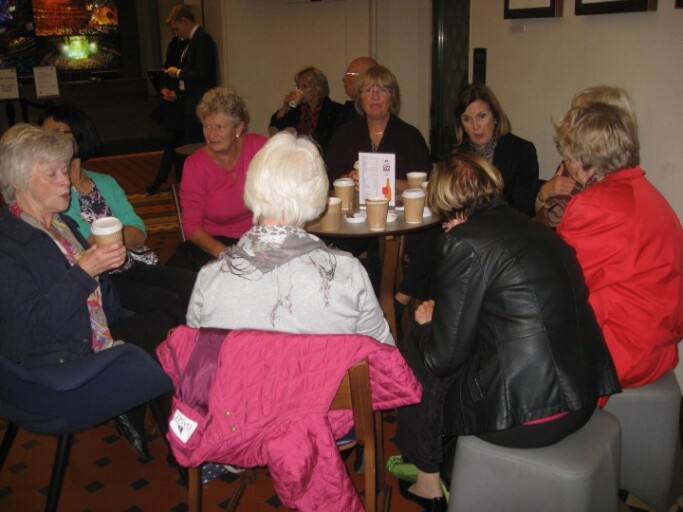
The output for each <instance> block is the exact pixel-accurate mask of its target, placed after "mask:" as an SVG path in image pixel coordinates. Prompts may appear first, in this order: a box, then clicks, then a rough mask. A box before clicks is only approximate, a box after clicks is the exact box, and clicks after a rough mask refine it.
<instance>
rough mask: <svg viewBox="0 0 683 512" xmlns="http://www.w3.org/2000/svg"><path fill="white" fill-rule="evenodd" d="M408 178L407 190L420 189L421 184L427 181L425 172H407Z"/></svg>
mask: <svg viewBox="0 0 683 512" xmlns="http://www.w3.org/2000/svg"><path fill="white" fill-rule="evenodd" d="M406 178H408V188H420V186H421V185H422V182H424V181H427V173H426V172H409V173H408V174H406Z"/></svg>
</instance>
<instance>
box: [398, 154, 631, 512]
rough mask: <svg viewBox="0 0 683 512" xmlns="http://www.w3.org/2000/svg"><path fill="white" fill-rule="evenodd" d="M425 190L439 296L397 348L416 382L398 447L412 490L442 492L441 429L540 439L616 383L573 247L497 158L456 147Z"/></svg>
mask: <svg viewBox="0 0 683 512" xmlns="http://www.w3.org/2000/svg"><path fill="white" fill-rule="evenodd" d="M428 194H429V199H430V208H432V210H433V211H435V212H436V213H437V214H439V215H441V216H442V217H444V218H445V219H446V222H445V228H446V233H445V234H443V235H441V237H440V239H439V241H438V243H437V252H436V276H437V279H436V283H437V286H436V293H435V300H434V301H428V302H425V303H423V304H422V305H421V306H420V307H419V308H418V310H417V312H416V322H417V325H416V327H415V328H414V330H413V331H412V332H411V335H412V338H413V339H412V340H406V342H404V343H403V346H401V347H400V348H401V350H402V352H403V353H404V356H405V357H406V359H407V360H408V362H409V363H410V364H411V366H413V369H414V370H415V372H416V374H417V375H418V377H419V378H420V379H421V380H422V382H423V385H424V395H423V402H422V404H421V405H420V406H417V409H416V410H413V411H402V412H401V415H400V416H399V434H398V444H399V447H400V448H401V449H402V452H403V454H404V456H405V457H406V458H408V459H411V461H412V462H414V463H415V464H416V465H417V467H418V470H419V472H418V482H417V483H416V484H415V485H414V486H412V487H410V488H408V486H407V485H403V486H402V490H403V492H404V494H405V495H406V496H408V497H409V498H414V499H416V500H417V501H419V499H420V497H422V498H429V499H433V498H438V497H439V496H440V495H441V490H440V488H439V473H438V471H439V465H440V463H441V461H442V459H443V456H442V448H441V441H442V439H441V436H442V435H447V436H456V435H471V434H476V435H479V436H480V437H482V438H483V439H485V440H486V441H489V442H491V443H495V444H500V445H504V446H514V447H535V446H546V445H550V444H553V443H556V442H557V441H559V440H561V439H562V438H564V437H565V436H566V435H568V434H570V433H572V432H574V431H576V430H578V429H579V428H581V426H583V425H584V424H585V423H586V421H588V419H589V418H590V416H591V414H592V413H593V410H594V409H595V407H596V401H597V398H598V397H599V396H601V395H606V394H611V393H614V392H618V391H619V385H618V382H617V379H616V375H615V372H614V367H613V364H612V360H611V358H610V355H609V352H608V350H607V347H606V345H605V342H604V339H603V336H602V333H601V332H600V328H599V326H598V324H597V322H596V320H595V315H594V314H593V310H592V309H591V307H590V305H589V303H588V290H587V288H586V285H585V283H584V281H583V276H582V273H581V268H580V267H579V264H578V262H577V261H576V258H575V256H574V252H573V250H572V249H571V248H570V247H569V246H568V245H567V244H565V243H564V242H563V241H562V240H561V239H560V238H559V237H558V236H557V235H556V234H555V233H554V232H552V231H551V230H549V229H547V228H545V227H544V226H541V225H539V224H537V223H534V222H533V221H531V220H530V219H529V218H528V217H526V216H525V215H523V214H521V213H519V212H516V211H514V210H512V209H511V208H509V207H508V206H507V205H506V203H505V201H503V200H502V199H501V195H502V178H501V175H500V173H499V172H498V171H497V169H496V168H495V167H494V166H493V165H492V164H490V163H489V162H487V161H486V160H485V159H483V158H481V157H479V156H477V155H475V154H474V153H469V152H465V151H463V152H456V153H454V155H453V156H452V157H451V158H450V160H449V161H448V162H446V163H443V164H441V165H440V166H439V168H438V169H437V170H436V171H435V172H434V173H433V175H432V177H431V179H430V182H429V190H428ZM406 412H407V414H406ZM416 440H417V442H415V441H416ZM421 503H423V502H421ZM423 504H424V505H425V506H426V508H428V509H432V510H440V508H439V507H438V506H435V501H434V500H431V501H430V500H427V501H426V502H424V503H423ZM444 510H445V509H444Z"/></svg>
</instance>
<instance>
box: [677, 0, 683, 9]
mask: <svg viewBox="0 0 683 512" xmlns="http://www.w3.org/2000/svg"><path fill="white" fill-rule="evenodd" d="M676 9H683V0H676Z"/></svg>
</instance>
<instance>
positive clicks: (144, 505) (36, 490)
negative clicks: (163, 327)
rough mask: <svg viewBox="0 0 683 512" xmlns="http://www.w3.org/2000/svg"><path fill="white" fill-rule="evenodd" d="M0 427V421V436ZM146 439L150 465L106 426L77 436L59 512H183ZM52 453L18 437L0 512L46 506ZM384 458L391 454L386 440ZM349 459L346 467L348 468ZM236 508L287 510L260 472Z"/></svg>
mask: <svg viewBox="0 0 683 512" xmlns="http://www.w3.org/2000/svg"><path fill="white" fill-rule="evenodd" d="M4 428H5V424H4V423H0V430H1V431H0V435H4ZM148 431H149V432H150V433H151V436H150V437H151V439H152V440H151V442H150V451H151V454H152V457H153V460H151V461H149V462H146V463H145V462H141V461H140V460H138V459H137V457H136V454H135V452H134V451H133V450H132V449H131V448H130V447H129V446H128V445H127V443H126V442H125V441H124V440H123V439H122V438H120V437H119V436H118V435H117V433H116V429H115V428H114V427H113V426H112V425H110V424H103V425H100V426H99V427H96V428H94V429H91V430H87V431H84V432H82V433H80V434H78V435H77V436H76V442H75V443H74V445H73V446H72V449H71V457H70V462H69V466H68V468H67V470H66V474H65V479H64V486H63V488H62V494H61V497H60V501H59V510H60V511H66V512H98V511H104V512H109V511H123V512H143V511H145V512H161V511H169V512H183V511H186V510H188V506H187V489H186V488H185V487H184V486H183V485H182V481H181V480H180V477H179V475H178V472H177V471H176V470H174V469H172V468H171V467H169V466H168V464H167V463H166V455H167V451H166V445H165V443H164V442H163V440H162V439H161V438H160V437H159V436H156V435H154V434H153V431H154V426H153V425H152V424H149V425H148ZM385 432H386V436H385V439H388V437H389V436H391V435H393V432H394V425H393V415H392V414H388V415H387V421H386V422H385ZM55 447H56V438H52V437H46V436H39V435H35V434H29V433H28V432H25V431H21V430H20V431H19V434H18V435H17V438H16V439H15V441H14V445H13V446H12V449H11V451H10V454H9V457H8V459H7V462H6V463H5V467H4V468H3V469H2V472H1V473H0V511H3V512H10V511H11V512H24V511H39V510H42V508H43V507H44V506H45V500H46V494H47V487H48V484H49V481H50V473H51V469H52V468H51V466H52V461H53V457H54V450H55ZM386 449H387V456H388V455H392V454H395V453H396V449H395V447H394V446H393V444H392V443H391V442H389V441H388V440H387V441H386ZM354 457H355V456H354V455H351V456H350V457H349V459H348V461H347V466H351V465H352V464H353V460H354ZM351 474H352V478H353V480H354V483H355V484H356V486H357V488H358V486H360V488H361V489H362V487H363V477H362V475H359V474H355V473H354V472H353V471H351ZM236 479H237V477H236V476H234V475H228V476H223V477H220V478H218V479H216V480H214V481H212V482H210V483H209V484H207V485H205V486H204V487H203V499H204V507H203V510H204V511H211V510H222V509H224V508H225V505H226V503H227V501H228V499H229V498H230V496H231V495H232V493H233V492H234V490H235V488H236V486H237V484H236ZM388 481H389V483H390V484H391V485H392V486H393V493H392V498H391V501H392V507H391V510H394V511H405V512H417V511H418V510H419V507H418V506H416V505H414V504H413V503H409V502H406V501H405V500H403V498H402V497H401V496H400V494H399V493H398V487H397V481H396V479H394V478H393V477H391V476H390V475H388ZM239 510H242V511H245V512H262V511H263V512H271V511H277V510H288V509H287V508H286V507H284V506H283V505H281V503H280V500H279V499H278V497H277V495H276V494H275V491H274V489H273V485H272V482H271V481H270V479H269V477H268V473H267V470H266V469H259V470H258V472H257V476H256V481H255V482H254V484H253V485H250V486H248V487H247V489H246V491H245V493H244V495H243V497H242V499H241V501H240V506H239Z"/></svg>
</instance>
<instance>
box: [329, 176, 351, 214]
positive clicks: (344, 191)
mask: <svg viewBox="0 0 683 512" xmlns="http://www.w3.org/2000/svg"><path fill="white" fill-rule="evenodd" d="M333 185H334V195H335V196H337V197H338V198H339V199H341V209H342V210H344V211H346V210H353V194H354V192H355V186H356V183H355V182H354V181H353V180H352V179H351V178H340V179H338V180H334V182H333Z"/></svg>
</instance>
